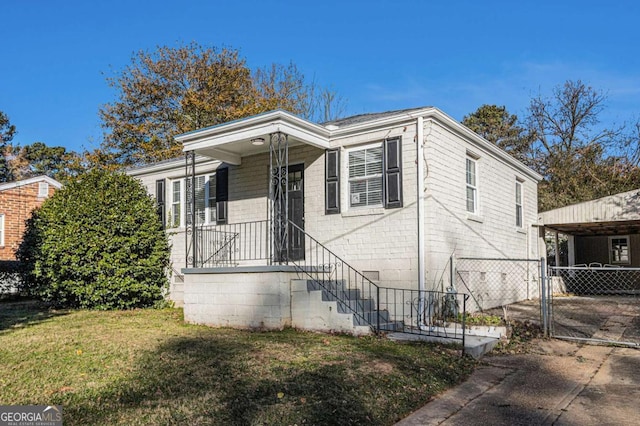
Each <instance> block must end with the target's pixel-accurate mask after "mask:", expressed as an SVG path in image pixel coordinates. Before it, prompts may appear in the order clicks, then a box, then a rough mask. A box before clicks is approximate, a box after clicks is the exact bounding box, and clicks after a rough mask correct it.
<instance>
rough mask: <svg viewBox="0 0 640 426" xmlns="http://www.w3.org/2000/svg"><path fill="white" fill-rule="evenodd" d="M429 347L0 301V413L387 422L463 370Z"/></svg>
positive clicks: (464, 364)
mask: <svg viewBox="0 0 640 426" xmlns="http://www.w3.org/2000/svg"><path fill="white" fill-rule="evenodd" d="M458 354H459V352H458V351H455V350H453V349H450V348H447V347H443V346H437V345H429V344H404V345H401V344H395V343H392V342H389V341H386V340H381V339H376V338H369V337H367V338H354V337H349V336H329V335H323V334H314V333H304V332H298V331H295V330H285V331H282V332H246V331H238V330H231V329H212V328H208V327H203V326H194V325H187V324H184V323H183V321H182V311H181V310H179V309H165V310H151V309H149V310H132V311H115V312H113V311H110V312H104V311H47V310H43V309H40V308H39V307H38V305H36V304H34V303H32V302H3V303H0V405H7V404H11V405H18V404H20V405H25V404H62V405H63V406H64V422H65V424H67V425H73V424H78V425H80V424H82V425H84V424H92V425H93V424H109V425H112V424H123V425H124V424H126V425H141V424H184V425H197V424H221V425H222V424H224V425H228V424H261V425H262V424H283V425H293V424H297V425H302V424H313V425H317V424H340V425H345V424H374V425H375V424H379V425H389V424H393V423H394V422H395V421H397V420H398V419H400V418H402V417H403V416H405V415H406V414H408V413H409V412H411V411H413V410H415V409H417V408H419V407H420V406H422V405H423V404H424V403H425V402H427V401H428V400H429V399H430V398H431V397H432V396H434V395H435V394H437V393H440V392H442V391H443V390H445V389H447V388H449V387H451V386H453V385H455V384H456V383H458V382H460V381H461V380H463V379H464V378H466V377H467V376H468V375H469V374H470V372H471V371H472V369H473V367H474V365H475V363H474V361H473V360H471V359H469V358H461V357H460V356H459V355H458Z"/></svg>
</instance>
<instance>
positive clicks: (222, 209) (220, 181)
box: [216, 168, 229, 225]
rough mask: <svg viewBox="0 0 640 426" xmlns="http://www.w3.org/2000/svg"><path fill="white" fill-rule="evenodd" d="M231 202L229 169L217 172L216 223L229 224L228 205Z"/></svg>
mask: <svg viewBox="0 0 640 426" xmlns="http://www.w3.org/2000/svg"><path fill="white" fill-rule="evenodd" d="M228 201H229V169H228V168H224V169H218V170H216V223H217V224H219V225H220V224H224V223H227V203H228Z"/></svg>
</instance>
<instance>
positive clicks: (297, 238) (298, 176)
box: [287, 164, 305, 260]
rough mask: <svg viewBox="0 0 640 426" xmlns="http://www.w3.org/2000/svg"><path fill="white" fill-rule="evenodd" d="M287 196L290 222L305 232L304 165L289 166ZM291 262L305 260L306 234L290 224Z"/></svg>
mask: <svg viewBox="0 0 640 426" xmlns="http://www.w3.org/2000/svg"><path fill="white" fill-rule="evenodd" d="M288 178H289V179H288V181H289V186H288V188H287V195H288V198H289V205H288V206H287V214H288V216H289V220H290V221H291V222H293V223H295V224H296V225H297V226H298V227H299V228H300V229H302V230H304V164H294V165H292V166H289V176H288ZM288 231H289V232H288V234H289V260H301V259H304V239H305V238H304V237H305V235H304V233H302V232H300V231H299V230H298V229H297V228H296V227H295V226H293V225H291V224H289V229H288Z"/></svg>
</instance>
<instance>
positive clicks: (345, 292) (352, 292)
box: [307, 280, 404, 331]
mask: <svg viewBox="0 0 640 426" xmlns="http://www.w3.org/2000/svg"><path fill="white" fill-rule="evenodd" d="M307 290H309V291H319V292H321V294H322V300H323V301H328V302H333V301H335V302H336V304H337V308H338V312H339V313H342V314H349V315H352V317H353V325H354V326H356V327H366V326H371V325H375V326H378V325H379V327H380V330H382V331H400V330H402V329H404V323H403V322H402V321H394V320H392V319H391V318H390V314H389V311H387V310H380V311H378V310H376V303H375V301H374V300H373V299H372V298H370V297H365V296H363V295H362V292H361V291H360V289H353V288H348V286H347V284H346V282H345V280H323V281H315V280H307Z"/></svg>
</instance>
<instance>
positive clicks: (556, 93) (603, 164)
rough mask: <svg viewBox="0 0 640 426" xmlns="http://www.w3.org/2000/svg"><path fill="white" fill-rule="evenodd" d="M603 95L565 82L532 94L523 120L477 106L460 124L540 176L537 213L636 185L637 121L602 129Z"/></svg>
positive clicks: (639, 175)
mask: <svg viewBox="0 0 640 426" xmlns="http://www.w3.org/2000/svg"><path fill="white" fill-rule="evenodd" d="M605 101H606V97H605V96H604V94H603V93H602V92H600V91H598V90H596V89H594V88H592V87H590V86H588V85H586V84H584V83H583V82H581V81H566V82H565V83H564V84H563V85H561V86H558V87H556V88H554V90H553V91H552V94H551V96H548V97H543V96H537V97H534V98H533V99H532V100H531V102H530V105H529V109H528V114H527V117H526V118H525V120H524V123H523V124H519V123H518V118H517V117H516V116H515V115H512V114H509V113H508V112H507V110H506V108H505V107H504V106H502V107H498V106H495V105H483V106H481V107H480V108H478V110H476V111H475V112H474V113H472V114H470V115H468V116H466V117H464V119H463V121H462V123H463V124H465V125H466V126H467V127H469V128H470V129H471V130H473V131H475V132H476V133H478V134H480V135H481V136H483V137H484V138H485V139H487V140H489V141H491V142H493V143H495V144H497V145H498V146H500V147H501V148H503V149H505V150H506V151H507V152H509V153H510V154H512V155H513V156H514V157H516V158H518V159H519V160H521V161H522V162H524V163H525V164H527V165H528V166H530V167H531V168H533V169H534V170H536V171H537V172H538V173H540V174H541V175H542V176H543V178H544V179H543V180H542V182H541V183H540V184H539V185H538V207H539V209H540V210H541V211H545V210H549V209H553V208H556V207H562V206H565V205H568V204H573V203H578V202H581V201H586V200H592V199H595V198H599V197H603V196H606V195H611V194H615V193H618V192H622V191H627V190H631V189H633V188H637V187H638V186H640V169H639V168H638V163H639V162H640V146H639V144H638V141H640V123H636V124H635V127H633V129H632V133H628V130H627V128H625V126H618V127H615V128H606V127H603V126H601V125H600V121H599V117H600V114H601V113H602V111H603V110H604V108H605Z"/></svg>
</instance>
